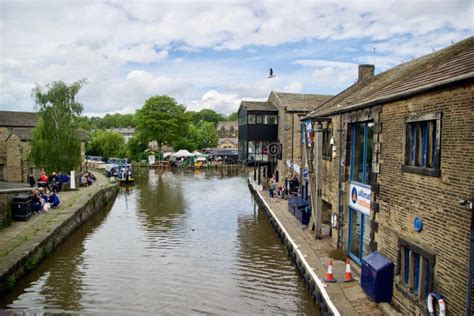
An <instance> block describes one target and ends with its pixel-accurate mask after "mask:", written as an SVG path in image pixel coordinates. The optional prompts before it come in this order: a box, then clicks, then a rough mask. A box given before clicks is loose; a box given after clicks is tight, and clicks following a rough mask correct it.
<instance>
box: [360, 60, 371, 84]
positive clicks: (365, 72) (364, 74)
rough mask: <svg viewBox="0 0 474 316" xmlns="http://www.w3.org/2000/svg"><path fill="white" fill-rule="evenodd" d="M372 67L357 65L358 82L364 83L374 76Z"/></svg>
mask: <svg viewBox="0 0 474 316" xmlns="http://www.w3.org/2000/svg"><path fill="white" fill-rule="evenodd" d="M374 71H375V67H374V65H367V64H366V65H359V80H358V82H362V81H366V80H367V79H370V78H372V77H373V76H374Z"/></svg>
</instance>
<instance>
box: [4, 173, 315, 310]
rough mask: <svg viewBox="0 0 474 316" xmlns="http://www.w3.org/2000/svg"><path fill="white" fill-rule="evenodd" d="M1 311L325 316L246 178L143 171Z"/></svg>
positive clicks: (16, 290)
mask: <svg viewBox="0 0 474 316" xmlns="http://www.w3.org/2000/svg"><path fill="white" fill-rule="evenodd" d="M136 181H137V182H136V186H135V187H133V188H122V190H121V192H120V193H119V196H118V197H117V200H116V201H115V204H114V206H113V207H112V209H111V211H110V212H108V213H104V215H103V216H102V217H101V218H96V219H95V221H96V222H92V223H95V225H90V224H88V225H85V226H83V227H82V228H81V230H79V232H78V233H75V234H73V237H71V238H70V239H69V240H68V241H66V242H65V243H64V244H63V245H62V246H61V247H59V248H58V249H57V251H54V253H52V255H51V257H50V258H48V259H47V260H46V261H45V262H44V263H42V264H40V266H39V268H38V269H37V270H36V271H35V272H34V273H32V274H31V275H29V276H28V277H26V278H25V279H24V280H23V281H22V282H21V284H20V285H19V286H18V287H17V289H15V292H14V293H12V294H11V295H10V296H9V297H7V298H5V299H3V300H2V301H1V302H0V303H1V306H7V307H8V308H11V309H15V310H18V309H19V310H27V311H44V312H47V313H49V312H55V313H68V312H78V313H81V314H87V313H92V314H97V313H105V314H157V313H158V314H160V315H181V314H184V315H188V314H201V313H202V314H216V315H242V314H245V315H255V314H268V315H273V314H308V315H315V314H317V313H318V312H317V309H316V306H315V304H314V302H313V300H312V298H311V296H310V295H309V294H308V292H307V290H306V288H305V286H304V284H303V282H302V281H301V280H300V279H299V277H298V276H297V274H296V272H295V269H294V267H293V266H292V265H291V262H290V260H289V259H288V256H287V254H286V251H285V249H284V248H283V246H282V245H281V243H280V242H279V240H278V239H277V238H276V236H275V235H274V233H273V232H272V230H271V226H270V225H269V223H268V221H267V220H266V218H265V216H264V214H263V213H262V212H261V211H260V210H258V209H257V208H256V205H255V203H254V201H253V199H252V196H251V194H250V193H249V190H248V187H247V184H246V179H245V177H238V176H232V174H231V173H227V172H221V171H220V170H215V171H209V172H208V171H205V172H197V173H196V172H194V171H190V170H184V171H181V172H167V173H159V172H156V171H155V170H141V172H140V174H138V175H137V178H136Z"/></svg>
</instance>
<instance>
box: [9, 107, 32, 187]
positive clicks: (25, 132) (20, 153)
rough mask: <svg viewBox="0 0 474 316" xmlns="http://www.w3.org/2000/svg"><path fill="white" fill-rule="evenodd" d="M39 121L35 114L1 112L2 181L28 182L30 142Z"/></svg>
mask: <svg viewBox="0 0 474 316" xmlns="http://www.w3.org/2000/svg"><path fill="white" fill-rule="evenodd" d="M37 120H38V117H37V114H36V113H34V112H12V111H0V180H2V181H8V182H26V180H27V177H28V170H29V168H30V165H29V163H28V161H27V158H28V155H29V153H30V150H31V145H30V140H31V139H32V131H33V128H34V127H35V126H36V122H37Z"/></svg>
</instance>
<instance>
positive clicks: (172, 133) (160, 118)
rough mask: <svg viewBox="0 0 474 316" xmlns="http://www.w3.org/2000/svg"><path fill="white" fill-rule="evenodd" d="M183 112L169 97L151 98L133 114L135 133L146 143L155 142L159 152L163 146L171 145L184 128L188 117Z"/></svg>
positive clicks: (181, 107) (181, 106)
mask: <svg viewBox="0 0 474 316" xmlns="http://www.w3.org/2000/svg"><path fill="white" fill-rule="evenodd" d="M185 110H186V108H185V107H184V106H183V105H179V104H177V103H176V101H175V100H174V99H173V98H171V97H169V96H166V95H162V96H154V97H151V98H149V99H148V100H146V101H145V105H144V106H143V107H142V108H141V109H139V110H137V112H136V114H135V121H136V124H137V126H136V128H137V131H138V132H139V133H140V134H141V135H142V137H143V141H146V142H147V143H148V142H149V141H152V140H156V141H157V143H158V147H159V151H160V152H161V146H162V145H163V144H172V143H173V142H174V141H175V140H176V139H177V138H179V136H180V135H181V134H182V133H183V130H184V129H185V128H186V126H187V124H188V120H189V115H186V114H185Z"/></svg>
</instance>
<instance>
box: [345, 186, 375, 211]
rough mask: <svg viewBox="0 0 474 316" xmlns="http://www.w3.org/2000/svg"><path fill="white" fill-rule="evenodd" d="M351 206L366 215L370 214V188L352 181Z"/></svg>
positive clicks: (350, 191)
mask: <svg viewBox="0 0 474 316" xmlns="http://www.w3.org/2000/svg"><path fill="white" fill-rule="evenodd" d="M349 193H350V196H349V206H350V207H351V208H353V209H355V210H357V211H359V212H361V213H363V214H365V215H370V195H371V191H370V188H368V187H365V186H362V185H360V184H356V183H351V187H350V190H349Z"/></svg>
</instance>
